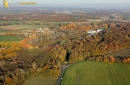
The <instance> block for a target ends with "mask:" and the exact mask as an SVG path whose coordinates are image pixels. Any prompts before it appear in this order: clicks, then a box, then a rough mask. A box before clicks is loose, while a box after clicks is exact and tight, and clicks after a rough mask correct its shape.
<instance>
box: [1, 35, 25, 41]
mask: <svg viewBox="0 0 130 85" xmlns="http://www.w3.org/2000/svg"><path fill="white" fill-rule="evenodd" d="M22 39H23V38H21V37H18V36H8V35H0V42H3V41H4V40H5V41H9V42H11V41H20V40H22Z"/></svg>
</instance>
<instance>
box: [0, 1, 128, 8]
mask: <svg viewBox="0 0 130 85" xmlns="http://www.w3.org/2000/svg"><path fill="white" fill-rule="evenodd" d="M7 1H8V2H9V3H18V2H36V3H37V4H36V5H37V6H43V7H98V6H100V7H109V6H113V7H123V6H130V0H7ZM2 4H3V0H0V5H2Z"/></svg>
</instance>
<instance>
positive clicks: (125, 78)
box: [61, 61, 130, 85]
mask: <svg viewBox="0 0 130 85" xmlns="http://www.w3.org/2000/svg"><path fill="white" fill-rule="evenodd" d="M129 80H130V66H129V65H128V64H119V63H116V64H108V63H102V62H90V61H83V62H81V63H78V64H75V65H73V66H70V67H69V68H68V69H67V70H66V72H65V74H64V76H63V80H62V82H61V85H129V83H130V81H129Z"/></svg>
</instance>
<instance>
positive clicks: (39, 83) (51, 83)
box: [23, 77, 56, 85]
mask: <svg viewBox="0 0 130 85" xmlns="http://www.w3.org/2000/svg"><path fill="white" fill-rule="evenodd" d="M55 82H56V79H54V78H45V77H32V78H30V79H28V80H27V81H26V82H25V83H24V84H23V85H55Z"/></svg>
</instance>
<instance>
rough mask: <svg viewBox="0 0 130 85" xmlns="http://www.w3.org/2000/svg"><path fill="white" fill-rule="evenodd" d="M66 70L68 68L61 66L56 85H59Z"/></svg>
mask: <svg viewBox="0 0 130 85" xmlns="http://www.w3.org/2000/svg"><path fill="white" fill-rule="evenodd" d="M67 68H68V66H63V65H62V66H61V72H60V75H59V77H58V79H57V82H56V85H60V83H61V80H62V78H63V74H64V72H65V70H66V69H67Z"/></svg>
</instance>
